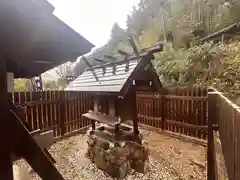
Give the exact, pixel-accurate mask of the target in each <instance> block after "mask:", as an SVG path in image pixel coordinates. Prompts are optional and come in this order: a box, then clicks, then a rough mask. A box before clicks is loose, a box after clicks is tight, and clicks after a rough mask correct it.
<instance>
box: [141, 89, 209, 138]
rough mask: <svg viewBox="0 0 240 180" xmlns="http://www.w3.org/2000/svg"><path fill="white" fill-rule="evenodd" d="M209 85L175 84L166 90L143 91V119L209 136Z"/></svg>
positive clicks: (194, 135)
mask: <svg viewBox="0 0 240 180" xmlns="http://www.w3.org/2000/svg"><path fill="white" fill-rule="evenodd" d="M207 100H208V97H207V88H199V87H195V88H172V89H170V90H167V92H166V93H165V94H160V93H150V92H149V93H146V92H139V93H138V94H137V112H138V118H139V121H140V123H143V124H146V125H149V126H153V127H156V128H161V129H165V130H169V131H172V132H176V133H180V134H185V135H188V136H193V137H197V138H201V139H206V134H207Z"/></svg>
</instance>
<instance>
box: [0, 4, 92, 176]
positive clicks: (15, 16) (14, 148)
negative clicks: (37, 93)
mask: <svg viewBox="0 0 240 180" xmlns="http://www.w3.org/2000/svg"><path fill="white" fill-rule="evenodd" d="M53 10H54V7H53V6H52V5H51V4H49V3H48V2H47V1H46V0H37V1H32V0H22V1H18V0H11V1H5V0H4V1H0V12H1V16H0V24H1V28H0V39H1V41H0V81H1V88H0V99H1V103H0V119H1V126H0V141H1V148H0V160H1V161H0V179H1V180H13V172H12V171H13V169H12V161H13V160H14V159H15V158H24V159H25V160H26V161H27V162H28V164H29V165H30V166H31V167H32V168H33V169H34V171H35V172H36V173H37V174H38V175H39V176H40V177H41V178H42V179H46V180H52V179H54V180H63V179H64V178H63V177H62V175H61V174H60V172H59V171H58V170H57V169H56V167H55V166H54V164H53V159H50V158H51V157H50V156H49V155H48V152H47V151H45V150H44V149H42V148H41V147H40V145H39V144H38V143H37V141H36V140H35V139H34V137H33V136H32V135H33V134H35V135H36V134H38V133H39V132H32V133H30V132H29V131H28V129H27V127H26V125H27V124H26V123H25V119H23V118H22V117H21V115H20V113H19V112H18V111H17V110H16V107H14V105H13V104H12V102H9V99H8V97H9V96H8V91H7V89H8V86H7V73H8V72H10V73H12V74H13V75H14V77H15V78H32V77H34V76H38V75H40V74H41V73H43V72H45V71H47V70H50V69H52V68H53V67H55V66H58V65H60V64H62V63H65V62H67V61H69V60H75V59H76V58H77V57H78V56H80V55H82V54H85V53H88V52H89V51H90V50H91V48H92V47H93V45H92V44H91V43H90V42H89V41H87V40H86V39H84V38H83V37H82V36H80V35H79V34H78V33H76V32H75V31H73V30H72V29H71V28H69V27H68V26H67V25H66V24H64V23H63V22H62V21H61V20H59V19H58V18H57V17H55V16H54V15H53V14H52V12H53Z"/></svg>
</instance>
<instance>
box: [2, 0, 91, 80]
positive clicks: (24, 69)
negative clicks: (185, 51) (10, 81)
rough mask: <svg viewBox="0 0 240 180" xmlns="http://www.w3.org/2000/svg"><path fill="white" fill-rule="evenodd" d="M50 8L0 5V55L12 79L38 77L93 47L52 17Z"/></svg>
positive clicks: (26, 0)
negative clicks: (13, 77) (13, 76)
mask: <svg viewBox="0 0 240 180" xmlns="http://www.w3.org/2000/svg"><path fill="white" fill-rule="evenodd" d="M40 2H41V1H40ZM42 2H45V0H44V1H43V0H42ZM43 7H45V8H46V9H43ZM51 7H52V6H51V5H49V4H47V3H46V2H45V3H39V1H37V0H23V1H18V0H11V1H7V2H0V12H1V17H0V23H1V29H0V38H1V48H2V51H3V53H1V54H2V55H3V54H4V55H3V56H4V58H5V59H7V64H8V67H7V68H8V71H11V72H13V73H14V75H15V77H33V76H36V75H39V74H41V73H43V72H45V71H47V70H49V69H51V68H53V67H55V66H57V65H60V64H62V63H65V62H67V61H71V60H76V58H77V57H78V56H80V55H82V54H85V53H88V52H89V51H91V49H92V47H94V45H93V44H91V43H90V42H89V41H87V40H86V39H85V38H83V37H82V36H81V35H79V34H78V33H77V32H75V31H74V30H72V29H71V28H70V27H68V26H67V25H66V24H65V23H63V22H62V21H61V20H59V19H58V18H57V17H55V16H54V15H53V14H52V11H53V9H52V8H51ZM36 61H38V62H39V61H41V62H45V63H37V62H36Z"/></svg>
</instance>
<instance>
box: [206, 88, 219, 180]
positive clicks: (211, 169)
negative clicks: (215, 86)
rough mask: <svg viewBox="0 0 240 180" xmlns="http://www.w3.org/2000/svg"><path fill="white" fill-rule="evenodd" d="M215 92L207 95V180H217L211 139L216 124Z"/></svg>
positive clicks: (212, 139)
mask: <svg viewBox="0 0 240 180" xmlns="http://www.w3.org/2000/svg"><path fill="white" fill-rule="evenodd" d="M217 97H218V93H217V92H210V93H208V98H209V99H208V142H207V179H208V180H217V172H216V159H215V156H216V154H215V149H214V138H213V124H214V123H215V122H217V121H218V120H217V119H216V118H217V111H216V110H217V108H216V106H217Z"/></svg>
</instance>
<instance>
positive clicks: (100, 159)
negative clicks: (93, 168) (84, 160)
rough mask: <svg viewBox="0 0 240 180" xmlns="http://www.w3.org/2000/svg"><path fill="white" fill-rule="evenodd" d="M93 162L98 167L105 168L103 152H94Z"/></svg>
mask: <svg viewBox="0 0 240 180" xmlns="http://www.w3.org/2000/svg"><path fill="white" fill-rule="evenodd" d="M94 162H95V164H96V165H97V167H98V168H99V169H102V170H104V169H106V165H107V161H106V159H105V155H104V153H103V152H99V153H98V154H96V156H95V157H94Z"/></svg>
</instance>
